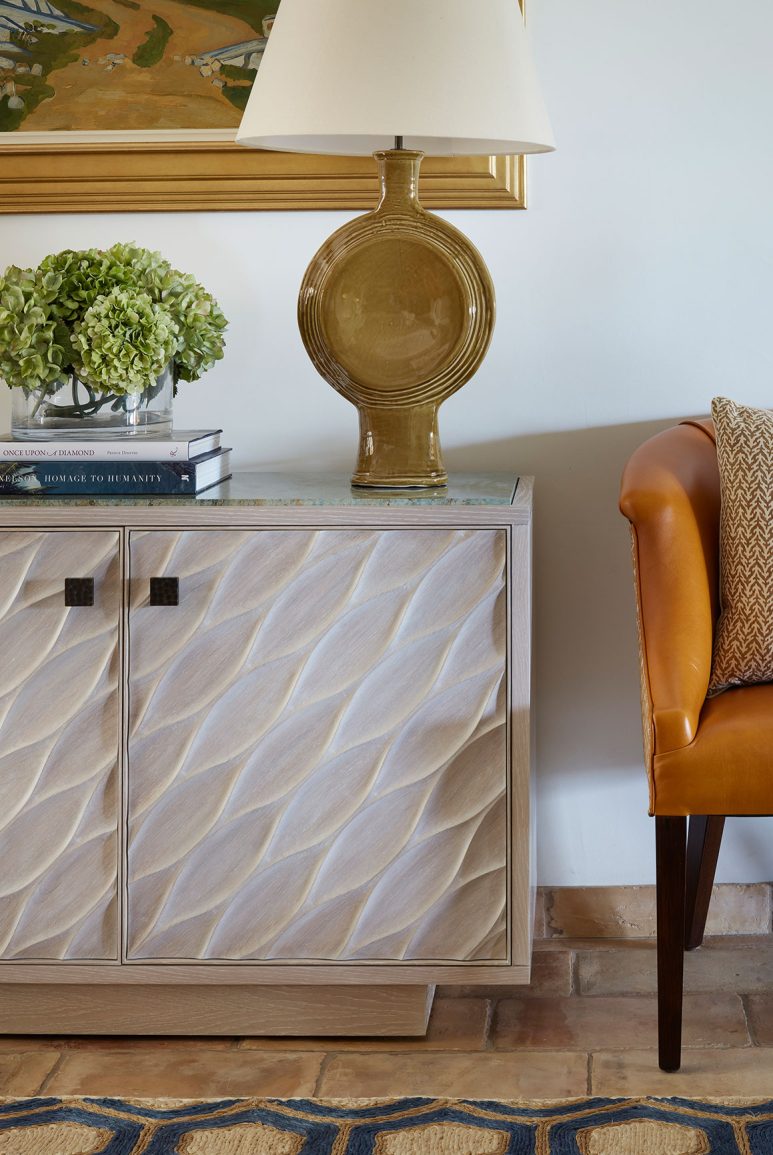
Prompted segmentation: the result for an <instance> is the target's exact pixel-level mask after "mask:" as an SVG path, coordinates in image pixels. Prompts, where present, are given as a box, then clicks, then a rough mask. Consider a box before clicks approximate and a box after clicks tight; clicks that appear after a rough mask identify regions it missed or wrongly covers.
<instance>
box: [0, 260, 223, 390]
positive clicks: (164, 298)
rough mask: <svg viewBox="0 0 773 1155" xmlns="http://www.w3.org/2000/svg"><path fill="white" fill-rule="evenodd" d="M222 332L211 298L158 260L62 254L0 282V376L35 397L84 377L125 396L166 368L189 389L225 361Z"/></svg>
mask: <svg viewBox="0 0 773 1155" xmlns="http://www.w3.org/2000/svg"><path fill="white" fill-rule="evenodd" d="M226 327H227V321H226V319H225V316H224V315H223V312H222V310H221V309H220V306H219V305H218V303H217V301H216V300H215V299H214V297H212V296H211V295H210V294H209V293H207V292H206V290H205V289H204V288H202V286H201V285H200V284H199V283H198V282H197V281H196V280H195V278H194V277H193V276H191V275H190V274H189V273H181V272H179V271H178V270H177V269H173V268H172V266H171V265H170V263H169V261H167V260H166V259H165V258H164V257H162V256H161V254H160V253H157V252H153V251H151V250H150V249H143V248H140V247H139V246H138V245H136V244H133V243H129V244H116V245H113V246H112V248H109V249H104V250H102V249H83V250H79V251H78V250H74V249H65V250H64V251H63V252H60V253H53V254H51V255H50V256H48V257H46V258H45V259H44V260H43V261H41V263H40V265H39V266H38V268H37V269H34V270H33V269H17V268H15V267H12V268H10V269H8V270H7V272H6V273H5V275H4V277H3V278H1V279H0V376H2V377H3V378H4V379H5V381H6V382H7V383H8V384H9V385H10V386H12V387H16V386H21V387H22V388H25V389H37V390H39V389H41V388H46V387H48V386H49V385H50V384H52V383H53V382H54V381H56V380H60V379H62V378H64V377H66V376H67V375H68V374H70V373H71V372H78V373H80V372H81V371H82V372H83V374H84V379H85V380H87V381H88V383H89V384H90V385H91V387H92V388H94V389H99V390H105V391H109V392H110V393H113V394H124V393H133V392H136V391H137V390H138V388H146V387H147V385H148V381H149V380H150V377H149V375H150V373H151V369H150V368H149V367H150V366H151V365H152V366H158V369H157V371H156V375H158V374H160V372H161V370H162V369H163V368H164V366H165V365H166V364H167V363H168V362H169V361H171V362H172V370H173V377H174V381H175V384H176V382H177V381H178V380H184V381H195V380H197V379H198V378H199V377H200V376H201V375H202V373H204V372H206V370H207V369H210V368H211V367H212V365H214V363H215V361H217V360H219V359H220V358H221V357H222V356H223V348H224V344H225V341H224V333H225V329H226ZM130 334H131V335H130ZM132 335H133V336H132ZM140 381H143V382H145V384H144V385H142V386H140V385H139V384H138V382H140Z"/></svg>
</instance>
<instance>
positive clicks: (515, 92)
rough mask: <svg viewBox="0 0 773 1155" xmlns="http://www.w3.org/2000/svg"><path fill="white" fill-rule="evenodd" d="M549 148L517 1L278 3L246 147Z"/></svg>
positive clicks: (246, 126) (247, 118)
mask: <svg viewBox="0 0 773 1155" xmlns="http://www.w3.org/2000/svg"><path fill="white" fill-rule="evenodd" d="M396 136H402V138H403V147H404V148H406V149H417V150H421V151H422V152H424V153H427V154H428V155H435V156H455V155H461V156H467V155H474V154H483V155H489V154H492V153H508V154H509V153H531V152H550V151H551V150H552V149H553V147H554V145H553V133H552V131H551V128H550V122H549V120H548V116H547V113H546V111H545V107H544V104H543V102H542V96H541V94H540V90H539V85H538V84H537V78H536V75H535V71H534V66H533V64H532V59H531V53H530V50H529V45H528V40H527V37H526V33H525V30H524V26H523V20H522V17H521V10H520V8H519V6H518V0H281V4H280V7H279V12H278V15H277V18H276V22H275V23H274V26H273V29H272V31H271V35H270V37H269V41H268V45H267V47H266V51H265V54H264V56H263V61H262V63H261V66H260V69H259V71H258V75H257V78H256V80H255V84H254V85H253V89H252V93H251V94H250V98H249V101H248V103H247V107H246V109H245V112H244V117H243V118H242V123H241V126H240V128H239V132H238V134H237V137H236V139H237V141H238V142H239V143H240V144H245V145H251V146H252V147H254V148H267V149H280V150H282V151H287V152H309V153H333V154H337V155H342V156H354V155H361V154H367V153H371V152H374V151H375V150H377V149H384V148H393V147H394V143H395V137H396Z"/></svg>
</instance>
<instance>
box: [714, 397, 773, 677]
mask: <svg viewBox="0 0 773 1155" xmlns="http://www.w3.org/2000/svg"><path fill="white" fill-rule="evenodd" d="M711 415H712V417H713V418H714V425H715V428H716V435H717V458H718V460H719V484H720V493H721V498H722V512H721V516H720V526H719V537H720V586H721V589H720V594H721V602H722V613H721V615H720V618H719V623H718V625H717V634H716V638H715V639H714V661H713V666H712V671H711V681H710V683H709V694H718V693H719V692H720V690H726V689H728V688H729V687H730V686H742V685H746V684H748V683H751V682H771V681H773V412H770V411H769V410H767V409H750V408H749V407H748V406H746V405H736V403H735V402H734V401H728V399H727V398H726V397H715V398H714V400H713V401H712V403H711Z"/></svg>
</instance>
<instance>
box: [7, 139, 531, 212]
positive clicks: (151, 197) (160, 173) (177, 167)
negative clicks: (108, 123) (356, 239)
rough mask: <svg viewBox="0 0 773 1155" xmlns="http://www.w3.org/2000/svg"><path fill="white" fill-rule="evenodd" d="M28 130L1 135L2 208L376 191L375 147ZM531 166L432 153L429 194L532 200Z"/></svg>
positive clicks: (268, 201)
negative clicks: (323, 151) (264, 147)
mask: <svg viewBox="0 0 773 1155" xmlns="http://www.w3.org/2000/svg"><path fill="white" fill-rule="evenodd" d="M50 135H51V134H46V137H47V138H48V137H49V136H50ZM62 135H63V136H64V135H66V134H62ZM116 135H117V134H116ZM23 136H24V137H25V138H26V139H24V140H23V141H19V142H18V143H17V142H14V141H8V142H6V141H4V140H2V139H0V213H48V212H59V213H62V212H65V213H67V212H70V213H76V212H89V213H94V212H127V211H135V212H136V211H141V212H170V211H175V212H195V211H208V212H212V211H233V210H242V211H250V210H255V209H277V210H284V209H360V208H364V209H367V208H372V207H373V206H374V204H375V202H376V199H377V192H378V184H377V177H376V165H375V163H374V161H373V158H372V157H330V156H302V155H299V154H296V153H279V152H257V151H254V150H252V149H247V148H243V147H242V146H241V145H237V144H235V143H234V142H233V141H229V140H214V141H201V140H197V141H168V140H165V141H160V142H154V141H150V140H149V141H142V142H136V141H133V142H125V141H122V140H117V141H104V140H99V141H94V142H83V141H80V142H78V143H71V142H69V141H68V142H66V143H59V142H53V143H52V142H51V141H50V140H48V139H47V140H46V141H45V142H41V143H35V142H30V141H29V138H30V136H32V134H30V133H24V134H23ZM524 168H525V166H524V158H523V157H520V156H491V157H486V156H476V157H427V158H426V160H425V161H424V165H423V168H422V182H421V183H422V194H421V195H422V203H423V204H424V205H425V206H426V207H427V208H439V209H457V208H510V209H518V208H525V207H526V198H525V191H524V190H525V172H524Z"/></svg>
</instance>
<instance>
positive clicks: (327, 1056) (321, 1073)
mask: <svg viewBox="0 0 773 1155" xmlns="http://www.w3.org/2000/svg"><path fill="white" fill-rule="evenodd" d="M336 1057H337V1055H336V1052H335V1051H325V1052H323V1054H322V1059H321V1062H320V1064H319V1070H318V1071H317V1078H316V1081H315V1083H314V1090H313V1091H312V1098H315V1099H318V1098H319V1097H320V1092H321V1090H322V1082H323V1080H324V1078H325V1074H326V1073H327V1069H328V1067H329V1066H330V1064H331V1063H332V1061H333V1059H335V1058H336Z"/></svg>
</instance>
